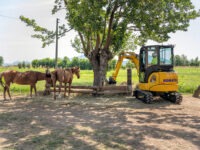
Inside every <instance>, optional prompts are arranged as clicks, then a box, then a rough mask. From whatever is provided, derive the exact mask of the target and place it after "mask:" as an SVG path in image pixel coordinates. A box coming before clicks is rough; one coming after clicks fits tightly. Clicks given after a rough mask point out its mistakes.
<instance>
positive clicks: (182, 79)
mask: <svg viewBox="0 0 200 150" xmlns="http://www.w3.org/2000/svg"><path fill="white" fill-rule="evenodd" d="M12 69H13V70H18V71H21V72H23V71H27V70H37V71H41V72H45V68H37V69H34V68H31V69H28V68H27V69H18V68H17V67H9V68H5V67H0V72H3V71H5V70H12ZM51 70H53V69H51ZM175 71H176V72H177V73H178V77H179V92H181V93H193V92H194V90H195V89H196V88H197V86H198V85H200V78H199V76H200V67H176V68H175ZM112 73H113V71H109V72H108V73H107V78H108V77H109V76H111V75H112ZM132 76H133V78H132V80H133V83H134V84H137V83H138V77H137V72H136V70H135V69H133V70H132ZM126 81H127V71H126V70H123V69H121V70H120V71H119V74H118V77H117V84H118V85H119V84H120V83H122V82H126ZM92 83H93V71H92V70H81V77H80V79H77V78H76V77H75V76H74V80H73V85H86V86H90V85H92ZM44 84H45V83H44V81H39V82H38V83H37V90H38V91H40V90H44ZM29 89H30V88H29V86H27V85H17V84H12V85H11V91H12V92H18V93H25V92H29ZM0 91H2V87H0Z"/></svg>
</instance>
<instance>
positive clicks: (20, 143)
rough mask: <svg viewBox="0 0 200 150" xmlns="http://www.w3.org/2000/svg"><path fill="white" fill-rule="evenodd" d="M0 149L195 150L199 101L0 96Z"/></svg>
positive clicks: (199, 136) (199, 137)
mask: <svg viewBox="0 0 200 150" xmlns="http://www.w3.org/2000/svg"><path fill="white" fill-rule="evenodd" d="M0 149H20V150H21V149H22V150H23V149H25V150H26V149H52V150H55V149H59V150H60V149H63V150H64V149H76V150H77V149H84V150H88V149H91V150H102V149H120V150H126V149H140V150H146V149H155V150H163V149H170V150H171V149H176V150H188V149H192V150H197V149H200V99H198V98H193V97H191V96H190V95H186V96H184V98H183V103H182V104H181V105H175V104H172V103H170V102H168V101H164V100H162V99H159V98H158V100H156V101H155V102H154V103H153V104H150V105H149V104H144V103H142V102H141V101H139V100H137V99H135V98H133V97H128V96H123V95H121V96H109V97H107V96H101V97H93V96H89V95H88V96H73V97H70V98H66V99H63V98H60V99H57V100H56V101H55V100H53V97H52V96H47V97H42V96H40V97H34V98H27V97H22V96H15V97H14V100H11V101H5V102H3V98H2V96H1V97H0Z"/></svg>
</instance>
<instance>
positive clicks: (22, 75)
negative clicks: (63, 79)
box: [0, 70, 51, 99]
mask: <svg viewBox="0 0 200 150" xmlns="http://www.w3.org/2000/svg"><path fill="white" fill-rule="evenodd" d="M50 77H51V76H50V72H49V71H48V70H47V71H46V73H42V72H37V71H26V72H18V71H13V70H10V71H5V72H2V73H1V74H0V84H1V85H2V86H3V88H4V90H3V93H4V99H6V91H7V93H8V95H9V97H10V99H11V96H10V84H11V83H16V84H21V85H30V92H31V93H30V96H31V97H32V90H33V89H34V91H35V95H37V90H36V83H37V81H40V80H47V78H50ZM2 78H3V79H4V81H5V83H3V81H2Z"/></svg>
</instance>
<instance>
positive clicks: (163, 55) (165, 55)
mask: <svg viewBox="0 0 200 150" xmlns="http://www.w3.org/2000/svg"><path fill="white" fill-rule="evenodd" d="M160 65H172V48H171V47H161V48H160Z"/></svg>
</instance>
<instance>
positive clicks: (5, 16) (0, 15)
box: [0, 14, 19, 20]
mask: <svg viewBox="0 0 200 150" xmlns="http://www.w3.org/2000/svg"><path fill="white" fill-rule="evenodd" d="M0 17H4V18H8V19H15V20H19V18H16V17H12V16H7V15H2V14H0Z"/></svg>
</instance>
